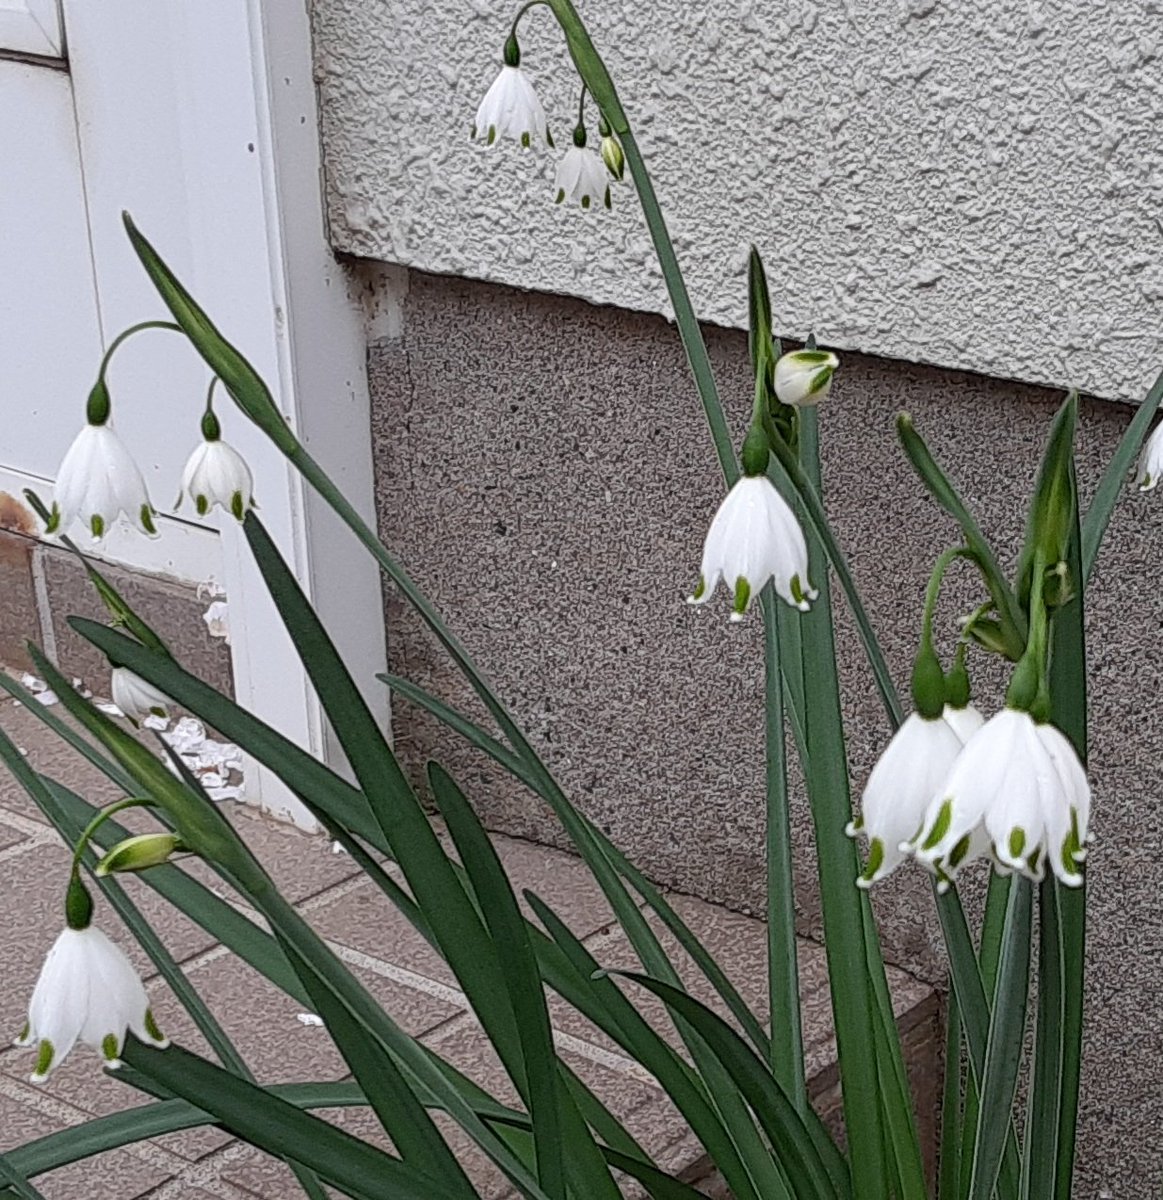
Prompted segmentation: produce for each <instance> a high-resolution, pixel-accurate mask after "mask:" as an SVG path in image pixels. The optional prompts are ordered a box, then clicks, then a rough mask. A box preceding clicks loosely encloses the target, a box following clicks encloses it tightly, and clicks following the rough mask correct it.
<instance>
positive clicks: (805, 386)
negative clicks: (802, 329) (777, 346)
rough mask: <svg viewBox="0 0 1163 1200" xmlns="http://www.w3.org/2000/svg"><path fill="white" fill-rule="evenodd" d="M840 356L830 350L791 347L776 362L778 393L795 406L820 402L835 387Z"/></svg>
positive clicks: (783, 402) (779, 396) (784, 400)
mask: <svg viewBox="0 0 1163 1200" xmlns="http://www.w3.org/2000/svg"><path fill="white" fill-rule="evenodd" d="M839 365H840V360H839V359H838V358H837V357H836V356H835V355H834V354H832V353H830V352H829V351H827V350H792V351H791V352H790V353H788V354H784V355H782V356H781V357H780V358H779V360H778V361H777V362H776V364H775V394H776V396H777V397H778V398H779V400H780V402H781V403H782V404H790V405H792V407H793V408H801V407H809V406H811V405H815V404H819V402H820V401H821V400H823V398H824V397H825V396H826V395H827V394H828V392H829V391H830V390H831V387H832V375H833V373H834V372H835V370H836V368H837V367H838V366H839Z"/></svg>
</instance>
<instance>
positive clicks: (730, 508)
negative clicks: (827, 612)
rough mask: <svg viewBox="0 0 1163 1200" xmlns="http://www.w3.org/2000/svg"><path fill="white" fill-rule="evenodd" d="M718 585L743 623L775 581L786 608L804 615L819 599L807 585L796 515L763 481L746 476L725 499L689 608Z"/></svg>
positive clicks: (760, 477) (733, 615)
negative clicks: (722, 584) (765, 588)
mask: <svg viewBox="0 0 1163 1200" xmlns="http://www.w3.org/2000/svg"><path fill="white" fill-rule="evenodd" d="M720 579H722V580H723V581H724V582H725V583H726V585H727V587H728V588H730V589H731V590H732V591H733V592H734V597H735V599H734V606H733V611H732V613H731V620H732V621H741V620H742V619H743V615H744V613H746V611H747V609H748V608H749V607H750V605H751V601H752V599H753V598H754V597H755V596H757V595H758V594H759V592H760V590H761V589H762V588H763V585H764V584H765V583H767V581H768V580H769V579H773V580H774V581H775V590H776V592H777V593H778V594H779V595H780V596H782V597H783V599H784V600H786V601H787V602H788V604H790V605H792V606H793V607H795V608H798V609H800V610H801V611H804V612H806V611H807V609H808V601H809V600H814V599H815V598H816V596H817V595H818V593H817V592H816V591H815V590H814V589H813V588H812V587H811V585H810V584H809V583H808V548H807V545H806V544H805V542H804V534H803V530H802V529H800V526H799V522H798V521H797V520H796V517H795V513H793V512H792V510H791V507H790V506H789V505H788V503H787V501H786V500H785V499H784V498H783V497H782V496H781V495H780V494H779V492H777V491H776V490H775V486H774V484H772V482H771V480H770V479H768V478H767V476H766V475H744V476H742V477H741V478H740V479H739V480H738V482H737V483H736V484H735V486H734V487H733V488H732V489H731V490H730V491H729V492H728V493H727V495H726V497H725V499H724V500H723V503H722V504H720V505H719V511H718V512H717V513H715V518H714V520H713V521H712V522H711V528H710V529H709V530H708V531H707V540H706V542H705V544H704V546H703V564H702V569H701V571H700V572H699V582H698V586H697V587H696V588H695V590H694V594H693V595H692V596H691V597H690V598H689V603H691V604H702V603H703V602H704V601H706V600H708V599H710V596H711V593H712V592H714V590H715V587H716V586H717V585H718V582H719V580H720Z"/></svg>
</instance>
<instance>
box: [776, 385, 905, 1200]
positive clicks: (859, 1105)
mask: <svg viewBox="0 0 1163 1200" xmlns="http://www.w3.org/2000/svg"><path fill="white" fill-rule="evenodd" d="M800 444H801V452H802V453H803V456H804V461H805V463H806V464H807V469H806V471H804V470H802V469H801V468H800V466H799V463H798V461H796V462H794V463H793V464H792V465H794V467H795V468H796V469H797V470H800V473H801V474H803V475H804V476H805V478H806V491H809V492H810V493H811V495H812V496H813V497H815V494H816V487H817V486H818V484H819V471H820V467H819V444H818V435H817V425H816V413H815V410H813V409H804V410H802V411H801V432H800ZM781 461H782V460H781ZM801 498H802V499H804V501H805V507H809V508H810V502H809V501H808V499H807V495H806V492H801ZM817 504H818V500H817ZM812 528H813V533H816V534H817V535H818V529H817V525H816V523H813V527H812ZM819 528H823V529H826V528H827V521H826V519H824V518H823V516H822V510H821V519H820V524H819ZM808 545H809V564H810V565H809V569H810V571H811V572H812V575H811V578H812V580H813V582H814V584H815V586H816V587H817V588H818V589H819V596H818V598H817V599H816V601H815V602H814V603H813V605H812V609H811V611H810V612H809V613H807V614H805V615H804V618H803V635H804V636H803V647H804V649H803V661H804V701H805V708H806V711H805V714H804V718H805V720H804V725H805V732H806V737H807V747H808V749H807V753H806V754H804V755H802V756H801V757H802V760H803V767H804V776H805V781H806V783H807V791H808V800H809V803H810V805H811V811H812V822H813V825H814V827H815V834H816V852H817V853H816V860H817V868H818V871H819V878H820V899H821V902H822V911H823V919H824V947H825V949H826V951H827V957H828V979H829V983H830V985H831V993H832V1013H833V1017H834V1021H835V1028H836V1043H837V1048H838V1058H839V1063H840V1082H841V1088H842V1092H843V1099H844V1125H845V1130H846V1132H847V1135H848V1147H849V1155H850V1160H851V1164H852V1176H853V1178H854V1179H858V1180H860V1185H861V1200H887V1197H888V1177H887V1163H886V1161H885V1154H884V1148H885V1143H884V1132H883V1129H882V1125H881V1119H880V1105H881V1101H880V1082H881V1080H880V1074H879V1072H878V1070H877V1062H876V1033H875V1018H874V1016H873V1004H874V996H873V991H872V986H871V983H870V981H869V977H868V969H867V959H866V953H867V951H866V939H865V932H864V923H863V916H862V911H861V910H862V898H861V893H860V891H859V890H858V889H857V887H856V877H857V875H859V873H860V868H859V864H858V862H857V856H856V848H855V845H854V843H853V841H852V839H851V838H849V837H848V836H847V835H846V834H845V832H844V830H845V826H846V825H847V824H848V822H849V821H851V819H852V805H851V798H850V795H849V790H848V788H849V784H848V761H847V755H846V751H845V745H844V723H843V716H842V714H841V709H840V686H839V681H838V678H837V672H836V649H835V640H834V634H833V624H832V606H831V590H830V586H829V580H828V577H827V568H826V566H825V564H824V558H823V553H822V550H821V547H820V542H819V539H818V536H813V537H810V538H809V542H808Z"/></svg>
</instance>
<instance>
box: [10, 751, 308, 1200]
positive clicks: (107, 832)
mask: <svg viewBox="0 0 1163 1200" xmlns="http://www.w3.org/2000/svg"><path fill="white" fill-rule="evenodd" d="M0 758H3V760H4V761H5V762H6V763H7V765H8V767H9V769H10V770H12V771H13V773H14V774H15V775H16V777H17V779H18V780H19V781H20V782H21V783H22V784H23V785H24V788H25V790H26V791H27V792H28V794H29V795H30V796H31V797H32V799H33V800H34V801H35V803H36V804H37V806H38V807H39V808H40V810H41V812H43V813H44V814H45V816H46V817H47V818H48V819H49V820H50V821H51V822H52V823H53V825H54V826H55V827H56V829H57V830H58V832H59V833H60V834H61V836H62V837H63V838H64V840H65V844H66V845H76V844H77V842H78V841H79V840H80V838H81V835H82V834H83V833H84V831H85V829H86V828H87V826H88V821H85V822H83V823H81V822H78V821H76V820H74V819H71V818H70V817H69V815H68V814H67V813H66V811H65V809H64V807H63V806H62V804H61V803H60V801H59V800H58V798H57V797H56V796H55V795H54V792H53V790H52V788H51V786H50V785H49V784H48V783H47V782H46V781H45V780H43V779H42V778H40V777H39V776H37V775H36V774H35V773H34V772H33V771H32V770H31V768H29V766H28V764H27V763H26V762H25V761H24V759H23V756H22V755H21V754H20V752H19V751H18V750H17V748H16V746H15V745H14V744H13V743H12V741H11V740H10V739H9V738H8V736H7V735H6V734H5V733H4V731H3V729H0ZM113 824H114V823H113V822H112V821H106V822H105V824H104V825H103V826H102V827H101V828H99V829H98V830H97V832H96V834H94V835H92V836H91V839H90V841H91V848H90V849H89V850H87V851H86V854H85V861H86V863H87V864H88V866H89V867H90V868H92V866H93V865H94V864H95V862H96V860H97V858H98V857H99V856H98V854H97V853H96V852H95V850H94V849H93V848H92V843H97V844H100V845H101V846H103V847H105V848H109V847H110V846H112V845H114V844H115V843H116V842H117V841H120V840H122V839H123V838H124V836H126V834H127V833H128V830H121V829H119V828H118V829H114V828H111V827H112V826H113ZM94 882H95V883H96V884H97V886H98V887H99V888H100V889H101V891H102V892H103V893H104V895H105V897H106V899H107V900H108V901H109V903H110V904H111V905H112V907H113V909H114V911H116V913H117V915H118V916H119V917H121V919H122V921H124V922H125V925H126V927H127V928H128V929H129V931H130V932H131V933H132V934H133V936H134V937H135V938H136V939H137V942H138V944H139V945H140V946H141V948H142V949H143V950H144V951H145V953H146V954H147V955H148V957H149V959H150V961H151V962H152V963H153V964H154V967H155V968H156V969H157V971H158V973H159V974H160V975H161V976H162V978H163V979H164V980H165V981H166V983H168V984H169V986H170V989H171V990H172V991H173V993H174V995H175V996H176V997H177V999H178V1002H179V1003H180V1004H181V1005H182V1007H183V1008H184V1009H185V1010H186V1012H187V1013H189V1014H190V1017H191V1019H192V1020H193V1022H194V1024H195V1026H196V1027H197V1028H198V1030H199V1031H200V1032H201V1034H202V1036H203V1037H204V1038H205V1039H206V1041H207V1042H208V1043H209V1045H210V1047H211V1049H213V1051H214V1052H215V1054H217V1055H218V1057H219V1059H220V1060H221V1062H222V1064H223V1065H224V1066H225V1067H227V1068H228V1069H229V1070H231V1071H232V1072H233V1073H234V1074H236V1075H239V1076H241V1077H242V1078H244V1079H249V1080H253V1078H254V1077H253V1075H252V1074H251V1073H250V1071H249V1069H248V1068H247V1066H246V1063H245V1062H244V1061H243V1059H242V1056H241V1055H240V1054H239V1053H238V1051H237V1050H236V1049H235V1047H234V1044H233V1043H232V1042H231V1040H230V1038H229V1037H227V1035H226V1031H225V1030H224V1029H223V1028H222V1026H221V1025H220V1024H219V1022H218V1021H217V1019H216V1018H215V1017H214V1014H213V1013H212V1012H211V1011H210V1009H209V1008H208V1007H207V1006H206V1004H205V1002H204V1001H203V1000H202V998H201V996H199V995H198V992H197V989H195V988H194V987H193V985H192V984H191V983H190V981H189V980H188V979H187V978H186V975H185V973H184V972H183V971H182V969H181V968H180V967H179V966H178V964H177V963H176V962H175V961H174V958H173V956H172V955H171V954H170V952H169V951H168V950H167V949H166V947H165V944H164V943H163V942H162V940H161V939H160V938H159V937H158V936H157V934H156V933H155V932H154V930H153V927H152V926H151V925H150V923H149V922H148V921H147V920H145V918H144V917H143V916H142V915H141V913H140V912H139V911H138V909H137V906H136V905H135V904H134V903H133V901H132V900H130V899H129V897H128V896H127V895H126V894H125V891H124V889H123V888H122V887H121V884H120V882H119V881H118V880H117V879H116V878H114V877H112V876H104V877H97V878H95V879H94ZM292 1170H293V1171H294V1172H295V1174H296V1177H297V1178H298V1180H299V1183H300V1185H301V1186H302V1188H303V1190H304V1192H306V1194H307V1195H308V1196H309V1197H310V1198H311V1200H326V1197H325V1196H324V1194H323V1190H322V1188H321V1186H320V1185H319V1182H318V1180H316V1179H315V1178H314V1177H313V1176H312V1175H311V1174H310V1172H307V1171H305V1170H304V1169H303V1168H301V1167H298V1166H297V1165H295V1164H292Z"/></svg>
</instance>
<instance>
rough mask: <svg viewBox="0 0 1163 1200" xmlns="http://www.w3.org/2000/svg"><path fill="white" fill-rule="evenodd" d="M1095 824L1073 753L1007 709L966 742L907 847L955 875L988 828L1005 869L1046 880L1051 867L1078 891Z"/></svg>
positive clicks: (1042, 726) (1054, 732)
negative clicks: (1090, 830)
mask: <svg viewBox="0 0 1163 1200" xmlns="http://www.w3.org/2000/svg"><path fill="white" fill-rule="evenodd" d="M1089 820H1090V783H1089V782H1088V780H1087V778H1086V771H1085V770H1084V768H1083V766H1082V763H1081V762H1079V760H1078V755H1077V754H1076V753H1075V751H1074V747H1073V746H1072V745H1071V744H1070V742H1069V741H1068V740H1067V738H1066V737H1065V736H1064V735H1063V734H1062V733H1061V732H1060V731H1059V730H1058V729H1056V728H1055V727H1054V726H1053V725H1051V724H1049V723H1048V722H1045V721H1038V720H1036V719H1035V718H1034V717H1032V716H1031V715H1030V714H1029V713H1028V712H1022V711H1020V710H1018V709H1014V708H1005V709H1003V710H1002V711H1001V712H999V713H998V714H997V715H996V716H994V717H992V718H990V720H988V721H987V722H986V723H985V724H984V725H982V727H981V728H980V729H979V730H978V731H977V732H976V733H975V734H973V736H972V737H971V738H970V739H969V740H968V741H967V742H966V743H965V747H964V749H963V750H962V751H961V753H960V754H959V755H958V756H957V760H956V762H954V764H953V766H952V767H951V768H950V770H949V774H948V777H947V778H946V779H945V781H944V782H943V783H942V784H941V786H940V787H939V788H938V789H936V790H935V791H934V793H933V797H932V798H931V800H930V801H929V805H928V807H927V809H926V812H925V816H924V820H923V821H922V823H921V828H920V832H919V833H918V834H917V835H916V836H915V837H914V838H913V839H912V840H911V841H909V842H906V843H904V844H903V845H902V847H901V848H902V849H903V850H906V851H907V852H909V853H912V854H914V855H915V856H916V858H917V859H918V861H920V862H923V863H925V864H926V865H928V866H930V867H932V868H933V869H935V870H938V871H944V872H945V873H946V874H949V872H950V868H952V869H953V870H956V869H958V868H959V867H960V866H961V865H963V864H964V862H966V861H968V859H969V858H971V857H972V856H973V849H974V843H975V841H976V842H978V843H979V844H980V842H981V840H983V839H982V838H981V830H984V834H985V837H986V839H987V840H988V844H989V845H990V846H991V847H992V850H993V855H994V858H995V859H996V861H997V863H998V864H1000V866H1001V868H1002V869H1005V870H1011V871H1019V872H1021V873H1022V874H1023V875H1026V876H1028V877H1029V878H1031V879H1035V880H1040V879H1042V878H1043V876H1044V875H1045V873H1046V868H1047V867H1049V868H1050V870H1051V871H1053V873H1054V874H1055V875H1056V876H1057V877H1058V879H1059V880H1060V881H1061V882H1062V883H1064V884H1067V885H1068V886H1070V887H1077V886H1078V885H1080V884H1081V883H1082V870H1081V864H1082V861H1083V859H1084V858H1085V857H1086V844H1087V841H1088V840H1089V833H1088V824H1089Z"/></svg>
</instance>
